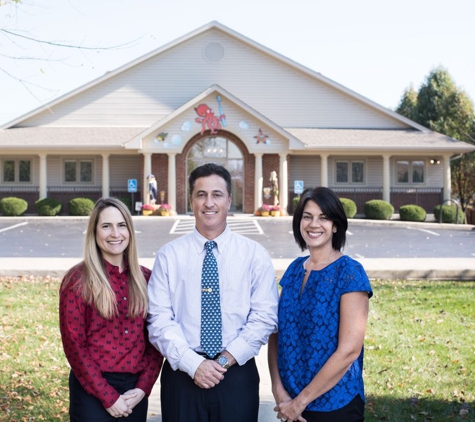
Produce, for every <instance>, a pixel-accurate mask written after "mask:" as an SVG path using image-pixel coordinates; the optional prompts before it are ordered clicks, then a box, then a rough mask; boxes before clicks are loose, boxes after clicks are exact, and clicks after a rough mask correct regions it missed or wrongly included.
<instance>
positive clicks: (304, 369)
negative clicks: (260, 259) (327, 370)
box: [278, 255, 373, 412]
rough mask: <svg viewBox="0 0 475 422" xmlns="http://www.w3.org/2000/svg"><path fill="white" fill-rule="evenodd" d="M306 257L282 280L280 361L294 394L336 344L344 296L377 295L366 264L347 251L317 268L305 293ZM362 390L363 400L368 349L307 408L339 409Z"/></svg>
mask: <svg viewBox="0 0 475 422" xmlns="http://www.w3.org/2000/svg"><path fill="white" fill-rule="evenodd" d="M307 258H308V256H305V257H300V258H297V259H296V260H295V261H293V262H292V263H291V264H290V266H289V268H288V269H287V271H286V272H285V274H284V276H283V277H282V279H281V281H280V285H281V286H282V293H281V297H280V302H279V337H278V339H279V347H278V350H279V351H278V366H279V372H280V376H281V378H282V382H283V384H284V387H285V389H286V390H287V392H288V393H289V394H290V396H291V397H296V396H297V395H298V394H299V393H300V391H302V390H303V389H304V388H305V387H306V386H307V385H308V384H309V383H310V382H311V381H312V379H313V378H314V377H315V375H316V374H317V373H318V371H319V370H320V369H321V367H322V366H323V365H324V364H325V362H326V361H327V360H328V358H329V357H330V356H331V355H332V354H333V353H334V352H335V350H336V348H337V345H338V327H339V323H340V298H341V296H342V295H343V294H345V293H350V292H361V291H362V292H368V296H369V297H371V296H372V295H373V291H372V289H371V285H370V283H369V280H368V277H367V275H366V273H365V271H364V269H363V267H362V265H361V264H360V263H359V262H357V261H355V260H354V259H352V258H350V257H349V256H346V255H343V256H342V257H340V258H339V259H337V260H336V261H334V262H333V263H331V264H330V265H328V266H327V267H325V268H323V269H322V270H318V271H312V272H311V273H310V275H309V278H308V280H307V283H306V285H305V288H304V290H303V292H302V295H301V296H300V289H301V286H302V281H303V278H304V274H305V270H304V267H303V264H304V262H305V260H306V259H307ZM357 394H359V395H360V396H361V398H362V399H363V400H364V385H363V348H362V349H361V353H360V356H359V357H358V359H357V360H355V361H354V362H353V364H352V365H351V367H350V368H349V369H348V371H347V372H346V373H345V375H344V376H343V378H342V379H341V380H340V381H339V382H338V384H336V385H335V386H334V387H333V388H332V389H331V390H329V391H327V392H326V393H325V394H323V395H322V396H320V397H318V398H317V399H316V400H314V401H313V402H311V403H310V404H309V405H308V406H307V410H310V411H316V412H329V411H332V410H337V409H340V408H342V407H344V406H346V405H347V404H348V403H349V402H350V401H351V400H353V399H354V398H355V397H356V395H357Z"/></svg>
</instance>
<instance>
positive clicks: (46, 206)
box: [35, 198, 62, 216]
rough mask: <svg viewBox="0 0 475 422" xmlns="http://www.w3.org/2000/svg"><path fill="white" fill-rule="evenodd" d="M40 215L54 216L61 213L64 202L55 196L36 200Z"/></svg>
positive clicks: (37, 210)
mask: <svg viewBox="0 0 475 422" xmlns="http://www.w3.org/2000/svg"><path fill="white" fill-rule="evenodd" d="M35 206H36V212H37V213H38V215H45V216H52V215H59V214H60V213H61V207H62V204H61V202H60V201H59V200H57V199H54V198H42V199H38V201H36V202H35Z"/></svg>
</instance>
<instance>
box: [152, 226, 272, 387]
mask: <svg viewBox="0 0 475 422" xmlns="http://www.w3.org/2000/svg"><path fill="white" fill-rule="evenodd" d="M208 240H209V239H206V238H205V237H203V236H202V235H201V234H200V233H199V232H198V231H197V230H196V228H195V229H194V231H193V232H192V233H190V234H187V235H184V236H182V237H179V238H178V239H176V240H173V241H171V242H169V243H167V244H166V245H164V246H163V247H162V248H161V249H160V250H159V251H158V254H157V256H156V258H155V263H154V266H153V271H152V276H151V278H150V281H149V284H148V295H149V302H150V303H149V314H148V322H149V326H148V331H149V337H150V342H151V343H152V344H153V345H154V346H155V347H156V348H157V349H158V350H160V352H161V353H162V354H163V356H165V357H166V358H167V359H168V362H169V363H170V365H171V367H172V368H173V369H174V370H177V369H179V370H181V371H184V372H187V373H188V374H189V375H190V377H192V378H193V377H194V374H195V371H196V369H197V368H198V366H199V365H200V364H201V362H202V361H203V360H204V357H203V356H201V355H199V354H197V353H196V352H201V351H202V349H201V346H200V332H201V270H202V266H203V260H204V257H205V254H206V250H205V247H204V244H205V242H206V241H208ZM213 240H214V241H215V242H216V243H217V247H216V248H214V249H213V253H214V254H215V256H216V261H217V263H218V273H219V288H220V296H221V314H222V330H223V350H227V351H228V352H229V353H231V355H233V357H234V358H235V359H236V361H237V363H238V364H239V365H243V364H244V363H246V362H247V361H248V360H249V359H251V358H252V357H254V356H256V355H257V354H258V353H259V350H260V348H261V346H262V345H263V344H266V343H267V341H268V338H269V335H270V334H271V333H273V332H275V331H277V304H278V290H277V283H276V280H275V272H274V268H273V266H272V262H271V260H270V257H269V254H268V253H267V251H266V250H265V249H264V248H263V247H262V246H261V245H260V244H258V243H257V242H255V241H254V240H251V239H249V238H246V237H244V236H241V235H239V234H236V233H233V232H232V231H231V230H230V229H229V228H228V227H226V229H225V231H224V232H223V233H222V234H221V235H219V236H218V237H217V238H215V239H213Z"/></svg>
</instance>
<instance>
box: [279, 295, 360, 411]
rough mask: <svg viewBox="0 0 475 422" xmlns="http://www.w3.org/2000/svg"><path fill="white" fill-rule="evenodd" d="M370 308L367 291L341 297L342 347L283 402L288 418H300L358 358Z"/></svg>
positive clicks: (280, 406)
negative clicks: (295, 394)
mask: <svg viewBox="0 0 475 422" xmlns="http://www.w3.org/2000/svg"><path fill="white" fill-rule="evenodd" d="M368 308H369V299H368V293H367V292H353V293H346V294H344V295H343V296H342V297H341V302H340V325H339V335H338V347H337V349H336V350H335V352H334V353H333V354H332V355H331V356H330V358H329V359H328V360H327V362H326V363H325V364H324V365H323V366H322V369H321V370H320V371H319V372H318V373H317V375H315V377H314V378H313V380H312V381H311V382H310V384H308V385H307V386H306V387H305V388H304V389H303V390H302V391H301V392H300V394H299V395H298V396H297V397H295V398H294V399H293V400H290V401H286V402H285V403H281V404H279V409H280V412H281V413H282V415H283V417H284V418H287V419H289V420H294V419H298V416H299V415H300V414H301V413H302V412H303V411H304V410H305V408H306V407H307V405H308V404H309V403H310V402H312V401H313V400H315V399H316V398H317V397H320V396H321V395H322V394H324V393H326V392H327V391H329V390H330V389H332V388H333V387H334V386H335V385H336V384H337V383H338V381H340V379H341V378H342V377H343V375H345V373H346V371H348V369H349V368H350V366H351V364H352V363H353V362H354V361H355V360H356V359H358V356H359V355H360V353H361V348H362V347H363V341H364V335H365V330H366V322H367V319H368Z"/></svg>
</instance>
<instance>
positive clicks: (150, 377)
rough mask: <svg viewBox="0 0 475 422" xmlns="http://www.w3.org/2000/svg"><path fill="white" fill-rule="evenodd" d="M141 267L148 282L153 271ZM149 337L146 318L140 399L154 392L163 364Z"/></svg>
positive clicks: (139, 387) (139, 386) (137, 384)
mask: <svg viewBox="0 0 475 422" xmlns="http://www.w3.org/2000/svg"><path fill="white" fill-rule="evenodd" d="M141 269H142V272H143V274H144V277H145V280H147V282H148V281H149V279H150V275H151V271H150V270H149V269H148V268H145V267H141ZM148 338H149V334H148V329H147V321H146V320H145V321H144V342H145V353H144V354H143V356H142V359H141V362H140V366H141V367H142V368H144V369H143V370H142V371H141V373H140V376H139V379H138V380H137V383H136V384H135V389H140V390H141V391H142V392H143V393H144V394H143V395H142V396H141V397H140V400H141V399H142V398H143V397H144V396H145V395H147V396H149V395H150V393H151V392H152V388H153V385H154V384H155V382H156V381H157V379H158V375H159V374H160V369H161V368H162V364H163V356H162V354H161V353H160V352H159V351H158V350H157V349H156V348H155V347H154V346H153V345H152V343H150V341H149V339H148ZM135 389H134V390H135ZM132 391H133V390H132ZM127 393H128V392H127ZM127 393H126V394H127ZM140 400H139V401H140ZM134 406H135V405H134Z"/></svg>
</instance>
